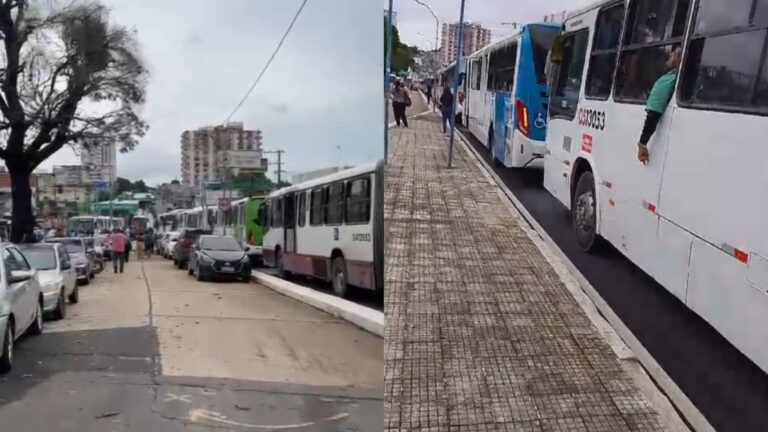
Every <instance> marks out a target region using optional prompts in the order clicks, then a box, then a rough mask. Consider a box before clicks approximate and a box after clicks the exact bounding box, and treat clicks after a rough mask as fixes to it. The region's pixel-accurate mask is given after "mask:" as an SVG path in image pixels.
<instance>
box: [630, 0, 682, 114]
mask: <svg viewBox="0 0 768 432" xmlns="http://www.w3.org/2000/svg"><path fill="white" fill-rule="evenodd" d="M689 6H690V0H662V1H656V0H654V1H651V0H636V1H633V2H631V4H630V8H629V11H628V12H627V14H628V17H627V28H626V29H625V31H624V43H623V45H622V48H621V54H620V56H619V68H618V71H617V73H616V91H615V97H616V100H623V101H631V102H645V100H646V99H647V97H648V93H649V92H650V91H651V87H653V83H655V82H656V80H657V79H658V78H659V77H660V76H661V75H662V74H664V72H666V60H667V57H668V56H669V53H670V52H671V51H672V50H673V49H675V48H676V47H677V46H679V45H680V44H681V43H682V36H683V31H684V30H685V19H686V17H687V15H688V8H689Z"/></svg>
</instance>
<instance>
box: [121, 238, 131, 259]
mask: <svg viewBox="0 0 768 432" xmlns="http://www.w3.org/2000/svg"><path fill="white" fill-rule="evenodd" d="M120 232H121V233H122V234H123V235H124V236H125V238H126V243H125V262H126V263H127V262H128V259H129V258H130V257H131V250H132V249H133V242H132V241H131V237H130V236H128V234H126V233H125V232H123V231H120Z"/></svg>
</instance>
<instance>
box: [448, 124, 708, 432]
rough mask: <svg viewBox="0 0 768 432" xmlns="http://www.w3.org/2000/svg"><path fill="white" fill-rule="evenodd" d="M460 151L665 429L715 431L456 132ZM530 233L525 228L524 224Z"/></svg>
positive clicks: (462, 135) (491, 170)
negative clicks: (517, 223) (492, 188)
mask: <svg viewBox="0 0 768 432" xmlns="http://www.w3.org/2000/svg"><path fill="white" fill-rule="evenodd" d="M456 132H457V133H456V134H457V135H458V136H459V143H460V146H461V147H462V148H463V149H464V151H465V152H467V153H468V154H469V155H470V156H471V158H472V160H473V162H474V163H475V164H476V165H477V166H478V167H479V168H480V169H481V171H482V172H483V174H484V175H485V176H486V178H487V179H488V181H489V182H490V183H491V184H493V185H495V186H496V187H498V188H499V195H500V196H501V197H502V198H506V202H507V203H508V208H509V210H510V212H511V213H512V214H513V215H514V216H515V217H517V218H519V219H520V222H522V223H523V224H527V226H528V229H527V231H529V233H528V235H529V237H530V238H531V240H532V241H533V242H534V243H535V244H536V245H537V246H538V248H539V250H540V251H541V252H542V253H543V254H544V256H545V258H546V259H547V261H549V262H550V265H552V267H553V269H554V270H555V272H556V273H557V274H558V276H559V277H560V279H561V280H562V282H563V284H564V285H565V286H566V288H567V289H568V290H569V291H570V292H571V295H573V297H574V298H575V299H576V301H577V303H579V305H580V306H581V307H582V309H583V310H584V312H585V313H586V315H587V317H588V318H589V320H590V321H591V322H592V323H593V325H595V327H596V328H597V329H598V331H599V332H600V333H601V335H602V337H603V338H604V339H605V340H606V342H607V343H608V345H610V347H611V349H612V350H613V351H614V354H615V355H616V357H617V358H618V359H619V361H620V362H621V363H622V366H623V367H624V369H625V370H626V371H627V372H628V373H629V375H630V376H631V377H632V378H633V381H634V382H635V384H636V385H638V387H639V388H640V390H641V391H642V392H643V393H644V394H645V395H646V397H647V398H648V399H649V402H651V404H652V405H654V406H655V408H656V409H657V412H658V413H659V416H660V419H661V420H662V421H663V423H664V424H665V426H666V427H667V428H668V429H669V430H672V431H683V430H691V429H692V430H694V431H696V432H714V431H715V429H714V428H713V427H712V425H711V424H709V422H708V421H707V419H706V418H705V417H704V415H703V414H702V413H701V412H700V411H699V409H698V408H697V407H696V406H695V405H694V404H693V402H691V400H690V399H688V397H687V396H686V395H685V393H684V392H683V391H682V390H681V389H680V387H678V385H677V383H675V382H674V381H673V380H672V378H671V377H670V376H669V375H667V373H666V371H664V369H663V368H662V367H661V366H660V365H659V364H658V362H657V361H656V359H654V358H653V356H652V355H651V354H650V353H649V352H648V351H647V350H646V349H645V347H644V346H643V345H642V343H641V342H640V341H639V340H638V339H637V337H636V336H635V335H634V334H633V333H632V331H631V330H630V329H629V328H628V327H627V326H626V325H625V324H624V322H623V321H622V320H621V318H619V316H618V315H617V314H616V312H614V311H613V309H611V307H610V306H609V305H608V303H607V302H606V301H605V300H604V299H603V298H602V296H600V294H599V293H598V292H597V290H596V289H595V288H594V287H593V286H592V284H591V283H589V281H588V280H587V278H586V277H585V276H584V275H583V274H582V273H581V271H579V269H578V268H576V265H575V264H573V263H572V262H571V261H570V259H568V257H567V256H566V255H565V253H564V252H563V251H562V250H561V249H560V247H559V246H558V245H557V244H556V243H555V241H554V240H553V239H552V238H551V237H550V236H549V234H547V232H546V231H545V230H544V228H543V227H542V226H541V225H539V223H538V222H537V221H536V219H535V218H534V217H533V215H531V214H530V213H529V212H528V210H527V209H526V208H525V206H524V205H523V204H522V203H521V202H520V201H519V200H518V199H517V197H516V196H515V195H514V194H513V193H512V191H511V190H509V188H507V186H506V185H505V184H504V182H503V181H502V180H501V178H499V176H498V175H497V174H496V173H495V172H494V170H493V168H491V167H490V166H488V164H487V163H486V162H485V160H483V158H482V156H481V155H480V154H479V153H478V152H477V151H476V150H475V148H474V147H473V146H472V144H471V143H470V142H468V138H467V137H465V136H464V133H463V132H459V131H456ZM522 226H523V228H524V229H525V228H526V227H525V225H522Z"/></svg>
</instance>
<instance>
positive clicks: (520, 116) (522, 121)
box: [516, 99, 531, 138]
mask: <svg viewBox="0 0 768 432" xmlns="http://www.w3.org/2000/svg"><path fill="white" fill-rule="evenodd" d="M516 107H517V128H518V129H520V132H522V133H523V135H525V136H526V137H528V138H530V137H531V127H530V123H529V120H528V107H527V106H525V104H524V103H523V101H522V100H520V99H518V100H517V104H516Z"/></svg>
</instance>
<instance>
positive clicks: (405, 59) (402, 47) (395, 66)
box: [384, 17, 418, 73]
mask: <svg viewBox="0 0 768 432" xmlns="http://www.w3.org/2000/svg"><path fill="white" fill-rule="evenodd" d="M414 51H415V52H418V48H416V47H413V48H411V47H409V46H408V45H406V44H404V43H402V42H400V32H398V31H397V27H395V26H392V58H391V60H390V61H391V63H390V69H391V70H392V73H397V72H404V71H407V70H408V68H410V67H412V66H413V64H414V60H413V59H414V57H415V54H414ZM386 57H387V18H386V17H385V18H384V58H386Z"/></svg>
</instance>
